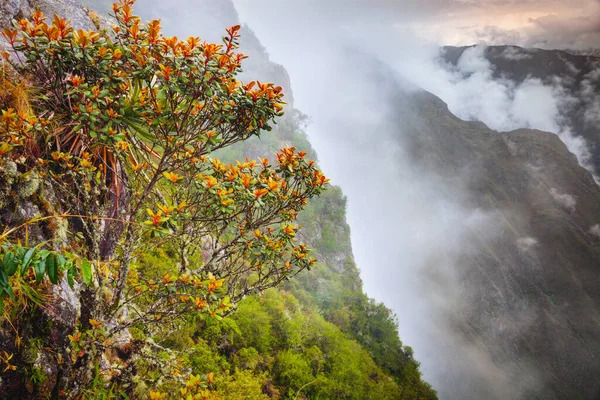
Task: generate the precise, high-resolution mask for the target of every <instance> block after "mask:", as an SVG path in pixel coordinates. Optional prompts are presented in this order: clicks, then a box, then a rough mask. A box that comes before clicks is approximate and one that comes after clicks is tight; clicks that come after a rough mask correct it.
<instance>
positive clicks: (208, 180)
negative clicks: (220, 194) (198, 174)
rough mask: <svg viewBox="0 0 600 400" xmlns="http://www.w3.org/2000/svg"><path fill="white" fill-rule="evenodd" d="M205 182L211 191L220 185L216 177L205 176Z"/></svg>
mask: <svg viewBox="0 0 600 400" xmlns="http://www.w3.org/2000/svg"><path fill="white" fill-rule="evenodd" d="M204 181H205V182H206V187H207V188H209V189H210V188H211V187H213V186H215V185H216V184H217V183H219V182H218V181H217V178H215V177H214V176H205V177H204Z"/></svg>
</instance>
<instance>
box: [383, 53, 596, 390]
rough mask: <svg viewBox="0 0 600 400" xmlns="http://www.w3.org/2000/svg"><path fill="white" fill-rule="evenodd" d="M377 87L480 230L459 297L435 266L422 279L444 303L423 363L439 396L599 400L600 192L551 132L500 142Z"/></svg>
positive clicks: (520, 133) (426, 165)
mask: <svg viewBox="0 0 600 400" xmlns="http://www.w3.org/2000/svg"><path fill="white" fill-rule="evenodd" d="M556 63H558V61H556ZM521 76H525V75H521ZM380 78H381V80H380V82H382V85H384V86H386V89H385V90H386V91H387V93H388V95H389V101H390V103H391V105H390V108H391V109H392V110H393V112H392V113H391V114H390V115H389V118H390V119H391V120H392V121H394V123H395V125H396V126H397V135H396V140H397V141H398V142H399V143H401V146H402V147H403V148H404V150H405V153H404V154H406V155H407V156H408V157H410V162H411V163H413V164H414V165H417V166H418V167H417V168H420V169H421V170H422V171H423V173H425V172H427V173H431V172H432V171H433V173H434V174H435V175H436V176H437V177H438V178H439V180H440V182H443V184H441V185H440V187H439V196H440V197H442V198H444V197H446V198H450V199H452V198H456V197H457V193H460V197H461V198H460V202H461V203H462V204H463V206H464V207H466V208H467V209H471V210H479V213H480V215H482V216H484V218H485V221H486V222H485V223H482V224H478V225H476V226H475V228H473V229H471V230H468V231H467V232H466V234H465V237H464V238H463V243H465V245H464V247H463V248H462V249H461V251H460V254H459V256H458V259H457V260H455V265H457V271H456V276H455V279H456V286H458V287H459V288H460V289H459V293H458V294H457V295H455V294H450V287H451V286H452V284H451V283H449V281H446V280H445V279H446V278H445V277H448V276H449V275H450V273H449V271H443V270H441V269H440V265H441V264H442V263H436V262H432V263H431V264H430V265H429V266H428V267H427V269H426V271H425V273H426V275H427V276H429V282H430V285H432V286H434V287H439V290H438V292H443V293H444V294H440V296H442V297H444V296H446V297H445V300H446V303H445V305H444V306H441V307H440V306H439V305H438V306H436V307H437V308H434V310H435V313H434V316H433V317H432V318H433V319H435V320H437V321H439V322H440V323H441V324H442V325H443V326H444V327H445V328H444V329H442V331H444V332H446V334H445V335H444V337H441V336H437V337H432V338H431V340H432V342H431V347H432V348H433V349H435V350H433V352H434V353H435V354H436V355H437V356H438V357H439V360H438V361H439V362H438V364H437V367H435V370H433V371H432V370H431V365H430V364H427V366H429V374H431V375H434V376H435V379H432V381H433V383H434V384H437V385H438V387H439V388H440V389H441V392H440V395H441V397H442V398H450V399H483V398H486V399H508V398H522V399H567V398H568V399H575V398H582V399H592V398H598V396H599V395H600V382H598V380H597V377H598V376H600V225H597V224H598V223H600V187H598V185H596V184H595V182H594V180H593V178H592V176H591V175H590V173H589V172H588V171H586V170H585V169H583V168H582V167H580V166H579V165H578V163H577V160H576V158H575V157H574V156H573V154H571V153H569V151H568V150H567V148H566V147H565V145H564V144H563V143H562V142H561V141H560V139H559V138H558V137H557V136H556V135H554V134H551V133H547V132H541V131H535V130H528V129H520V130H516V131H513V132H506V133H498V132H496V131H493V130H491V129H489V128H487V127H486V126H485V125H484V124H482V123H480V122H467V121H463V120H460V119H459V118H457V117H455V116H454V115H452V114H451V113H450V112H449V110H448V108H447V106H446V104H445V103H443V102H442V101H441V100H440V99H438V98H437V97H435V96H433V95H432V94H430V93H427V92H423V91H420V90H408V91H407V90H405V88H404V87H403V86H402V85H398V84H395V85H394V84H393V83H391V82H392V80H391V79H390V78H389V75H387V74H386V73H385V72H384V73H382V76H381V77H380ZM391 87H393V88H391ZM382 90H383V88H382ZM455 188H460V189H459V190H454V189H455ZM482 218H483V217H482ZM448 240H449V241H450V240H451V238H448ZM436 285H437V286H436ZM444 291H447V293H446V292H444ZM438 294H439V293H438ZM430 379H431V378H430Z"/></svg>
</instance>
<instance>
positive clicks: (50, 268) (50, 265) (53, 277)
mask: <svg viewBox="0 0 600 400" xmlns="http://www.w3.org/2000/svg"><path fill="white" fill-rule="evenodd" d="M57 264H58V263H57V260H56V255H55V254H50V255H49V256H48V258H47V259H46V273H47V274H48V278H50V282H52V283H53V284H55V285H56V284H57V283H58V265H57Z"/></svg>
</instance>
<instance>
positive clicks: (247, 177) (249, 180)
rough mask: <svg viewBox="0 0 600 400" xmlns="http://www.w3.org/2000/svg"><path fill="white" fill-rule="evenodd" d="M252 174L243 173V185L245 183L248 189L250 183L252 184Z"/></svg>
mask: <svg viewBox="0 0 600 400" xmlns="http://www.w3.org/2000/svg"><path fill="white" fill-rule="evenodd" d="M252 181H253V179H252V176H250V175H248V174H242V185H244V187H245V188H246V189H248V188H249V187H250V185H251V184H252Z"/></svg>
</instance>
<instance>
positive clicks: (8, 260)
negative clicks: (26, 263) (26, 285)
mask: <svg viewBox="0 0 600 400" xmlns="http://www.w3.org/2000/svg"><path fill="white" fill-rule="evenodd" d="M2 264H3V266H4V271H5V272H6V274H7V275H8V276H13V275H14V274H15V272H17V268H18V267H19V261H18V260H17V258H16V257H15V255H14V253H13V252H12V251H9V252H7V253H6V254H4V259H3V260H2Z"/></svg>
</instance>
